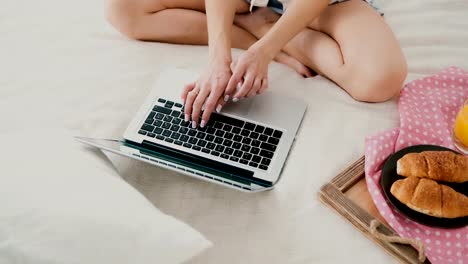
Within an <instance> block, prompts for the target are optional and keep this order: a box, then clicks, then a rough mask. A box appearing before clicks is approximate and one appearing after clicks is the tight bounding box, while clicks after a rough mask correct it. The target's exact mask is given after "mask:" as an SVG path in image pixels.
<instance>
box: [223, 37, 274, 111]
mask: <svg viewBox="0 0 468 264" xmlns="http://www.w3.org/2000/svg"><path fill="white" fill-rule="evenodd" d="M273 57H274V56H271V55H270V54H268V53H265V52H264V51H263V50H262V49H261V48H260V46H257V45H255V44H254V45H253V46H251V47H250V48H249V49H248V50H247V51H246V52H244V53H243V54H242V55H241V56H240V57H239V59H238V60H237V62H236V64H235V65H234V67H233V68H234V69H233V74H232V77H231V79H230V80H229V83H228V85H227V88H226V92H225V97H227V98H229V97H232V101H233V102H237V101H238V100H239V99H240V98H242V97H252V96H255V95H256V94H260V93H263V92H264V91H265V90H266V89H267V88H268V64H270V62H271V61H272V59H273ZM239 84H240V85H239ZM238 85H239V89H237V91H236V88H237V86H238Z"/></svg>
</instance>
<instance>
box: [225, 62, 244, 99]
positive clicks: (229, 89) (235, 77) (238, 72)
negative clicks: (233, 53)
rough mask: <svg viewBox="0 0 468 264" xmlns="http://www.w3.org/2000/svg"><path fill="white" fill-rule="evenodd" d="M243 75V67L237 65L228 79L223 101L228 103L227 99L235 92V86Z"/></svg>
mask: <svg viewBox="0 0 468 264" xmlns="http://www.w3.org/2000/svg"><path fill="white" fill-rule="evenodd" d="M244 73H245V66H244V65H242V64H239V63H237V65H236V69H235V70H234V73H233V74H232V76H231V79H229V82H228V85H227V86H226V90H225V91H224V101H226V102H227V101H228V100H229V98H230V97H231V96H232V94H233V93H235V92H236V87H237V84H238V83H239V82H240V81H242V77H244Z"/></svg>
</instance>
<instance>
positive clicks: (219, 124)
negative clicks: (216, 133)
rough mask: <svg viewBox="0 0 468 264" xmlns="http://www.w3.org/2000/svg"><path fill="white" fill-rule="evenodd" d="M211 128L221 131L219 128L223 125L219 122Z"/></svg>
mask: <svg viewBox="0 0 468 264" xmlns="http://www.w3.org/2000/svg"><path fill="white" fill-rule="evenodd" d="M213 127H214V128H216V129H221V128H223V124H222V123H220V122H215V124H214V126H213Z"/></svg>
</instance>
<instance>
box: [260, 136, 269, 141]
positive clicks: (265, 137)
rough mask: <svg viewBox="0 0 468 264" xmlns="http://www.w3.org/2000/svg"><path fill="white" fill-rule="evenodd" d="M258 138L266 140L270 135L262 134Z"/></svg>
mask: <svg viewBox="0 0 468 264" xmlns="http://www.w3.org/2000/svg"><path fill="white" fill-rule="evenodd" d="M258 139H259V140H260V141H263V142H265V141H267V140H268V137H267V136H266V135H260V137H258Z"/></svg>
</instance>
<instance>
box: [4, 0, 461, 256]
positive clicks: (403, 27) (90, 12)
mask: <svg viewBox="0 0 468 264" xmlns="http://www.w3.org/2000/svg"><path fill="white" fill-rule="evenodd" d="M1 6H2V8H1V9H0V36H1V37H0V70H1V73H0V120H1V124H2V125H1V127H0V132H5V131H16V130H20V129H28V130H30V131H31V136H32V137H34V131H35V129H36V128H38V127H47V126H50V124H54V125H59V126H62V127H65V128H67V129H73V130H75V131H76V133H77V134H80V135H86V136H96V137H98V136H99V137H119V136H121V135H122V133H123V131H124V129H125V128H126V125H127V124H128V122H129V121H130V119H131V118H132V116H133V115H134V113H135V112H136V111H137V109H138V107H139V106H140V104H141V103H142V102H143V100H144V98H145V96H146V94H147V93H148V92H149V89H150V88H151V84H152V83H153V81H154V78H155V76H156V75H157V73H158V72H160V71H161V70H162V69H164V68H169V67H180V68H186V69H190V70H196V71H199V70H201V69H202V68H203V67H204V66H205V65H206V63H207V60H206V58H207V49H206V47H191V46H178V45H167V44H159V43H143V42H137V41H131V40H128V39H126V38H124V37H122V36H121V35H119V34H118V33H116V32H115V31H114V30H113V29H112V28H111V27H110V26H108V25H107V23H106V21H105V20H104V16H103V13H104V11H103V10H104V5H103V3H102V1H96V0H83V1H70V0H69V1H65V0H63V1H59V0H44V1H25V0H3V1H2V4H1ZM381 7H382V10H383V11H384V12H385V18H386V20H387V21H388V22H389V23H390V25H391V26H392V28H393V29H394V31H395V33H396V35H397V37H398V39H399V40H400V41H401V43H402V46H403V49H404V52H405V54H406V56H407V58H408V62H409V70H410V73H411V74H410V76H409V77H408V79H414V78H417V77H418V76H421V75H425V74H430V73H434V72H436V71H438V70H439V69H441V68H443V67H446V66H449V65H458V66H461V67H463V68H465V69H466V68H468V60H467V58H468V46H467V43H468V33H467V31H466V27H467V26H468V17H467V16H466V14H467V13H468V3H467V2H466V1H465V0H458V1H450V2H446V1H442V0H428V1H423V0H408V1H403V0H394V1H384V2H383V3H381ZM363 42H365V40H363ZM236 54H238V52H236ZM270 76H271V83H272V85H271V86H272V87H271V89H272V90H274V91H275V92H277V93H279V94H287V95H289V96H295V97H300V98H303V99H304V100H306V101H307V102H308V105H309V108H308V111H307V113H306V116H305V118H304V122H303V124H302V128H301V130H300V131H299V137H298V140H297V141H296V144H295V146H294V148H293V151H292V152H291V155H290V157H289V160H288V162H287V164H286V168H285V170H284V175H283V180H282V181H281V182H280V183H279V185H278V187H277V188H276V189H275V190H273V191H271V192H266V193H261V194H255V195H247V194H244V193H240V192H236V191H232V190H228V189H225V188H221V187H218V186H216V185H211V184H208V183H204V182H199V181H196V180H192V179H189V178H187V177H180V176H178V175H175V174H173V173H170V172H167V171H164V170H161V169H158V168H154V167H150V166H147V165H144V164H141V163H138V162H133V161H128V160H125V159H120V158H113V159H114V161H115V163H116V165H117V167H118V168H119V170H120V171H121V173H122V175H123V177H125V179H126V180H128V181H129V182H130V183H131V184H132V185H134V186H135V187H137V188H138V189H139V190H140V191H141V192H143V193H144V194H145V195H146V196H147V197H148V198H149V199H150V200H151V201H152V202H153V203H154V204H155V205H156V206H157V207H158V208H160V209H161V210H162V211H164V212H165V213H168V214H170V215H173V216H175V217H177V218H179V219H181V220H183V221H184V222H186V223H188V224H190V225H192V226H193V227H195V228H196V229H197V230H199V231H200V232H202V233H203V234H204V235H205V236H206V237H207V238H208V239H209V240H211V241H213V243H214V244H215V246H214V247H213V248H211V249H210V250H208V251H207V252H205V253H204V254H202V255H201V256H199V257H197V258H196V259H194V260H193V261H192V263H341V262H345V261H350V262H351V263H393V262H394V260H393V259H392V258H391V257H390V256H387V255H386V254H385V253H384V252H383V251H382V250H381V249H380V248H379V247H377V246H376V245H374V244H373V243H372V242H371V241H369V240H367V238H365V237H364V236H362V235H361V234H360V233H359V232H358V231H357V230H355V229H354V228H353V227H352V226H351V225H349V224H348V223H346V222H345V221H344V220H342V219H341V218H340V217H339V216H338V215H336V214H335V213H334V212H333V211H332V210H330V209H328V208H326V207H325V206H323V205H322V204H321V203H320V202H319V201H318V199H317V191H318V189H319V188H320V186H321V185H322V184H324V183H325V182H326V181H328V180H329V179H331V178H332V177H333V176H334V175H336V173H338V172H339V171H340V170H342V169H343V168H345V167H346V166H347V165H348V164H349V163H350V162H352V161H354V160H355V159H357V158H359V157H360V156H362V155H363V150H364V138H365V136H366V135H369V134H372V133H375V132H377V131H380V130H383V129H387V128H390V127H394V126H397V125H398V112H397V108H396V101H395V100H394V101H391V102H387V103H382V104H365V103H358V102H355V101H353V100H352V99H351V98H349V97H348V96H347V95H346V94H345V93H344V92H343V91H341V90H340V89H338V88H337V87H336V86H335V85H333V84H332V83H330V82H328V81H327V80H325V79H324V78H321V77H316V78H311V79H302V78H301V77H299V76H297V75H296V74H295V73H293V72H292V71H291V70H289V69H287V68H286V67H284V66H282V65H278V64H273V65H272V66H271V67H270ZM129 250H132V249H129Z"/></svg>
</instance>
